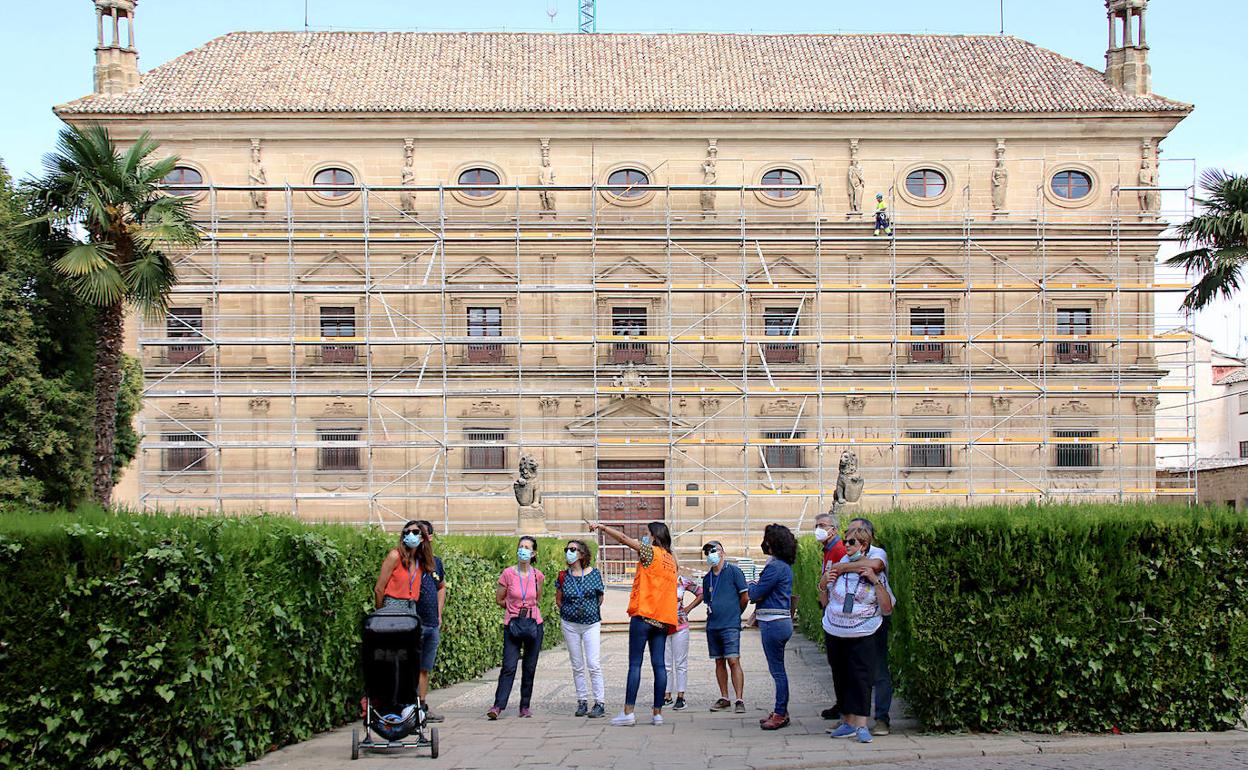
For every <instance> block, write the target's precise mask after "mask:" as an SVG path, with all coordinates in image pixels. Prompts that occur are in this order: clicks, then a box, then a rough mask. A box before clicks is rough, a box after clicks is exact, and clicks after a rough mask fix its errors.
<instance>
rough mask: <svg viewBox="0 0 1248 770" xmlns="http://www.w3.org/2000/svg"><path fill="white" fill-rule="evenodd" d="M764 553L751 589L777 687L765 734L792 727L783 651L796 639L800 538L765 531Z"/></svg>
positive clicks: (763, 722)
mask: <svg viewBox="0 0 1248 770" xmlns="http://www.w3.org/2000/svg"><path fill="white" fill-rule="evenodd" d="M761 548H762V551H763V553H764V554H766V555H768V556H770V557H771V559H770V560H769V561H768V562H767V566H766V567H764V568H763V574H761V575H759V576H758V582H756V583H754V584H753V585H751V586H750V589H749V594H750V601H752V602H754V605H755V607H756V610H755V616H756V617H757V618H758V635H759V636H760V637H761V638H762V641H763V657H765V658H766V659H767V670H768V671H769V672H770V673H771V678H772V680H773V681H774V682H775V684H776V707H775V710H773V711H772V712H771V713H770V714H769V715H767V716H766V717H764V718H763V719H760V720H758V725H759V727H761V728H763V729H764V730H779V729H780V728H782V727H788V726H789V675H788V673H787V672H786V671H785V669H784V648H785V645H787V644H788V643H789V639H791V638H792V637H793V614H792V601H793V562H794V561H796V560H797V538H796V537H794V536H793V532H792V531H790V530H789V528H788V527H785V526H783V525H780V524H768V525H767V528H766V529H765V530H763V543H762V546H761Z"/></svg>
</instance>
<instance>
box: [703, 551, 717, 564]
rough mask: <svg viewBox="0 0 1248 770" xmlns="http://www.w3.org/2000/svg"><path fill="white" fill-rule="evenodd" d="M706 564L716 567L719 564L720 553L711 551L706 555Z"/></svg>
mask: <svg viewBox="0 0 1248 770" xmlns="http://www.w3.org/2000/svg"><path fill="white" fill-rule="evenodd" d="M706 563H707V564H709V565H711V566H712V567H714V566H715V565H716V564H719V551H711V552H710V553H708V554H707V555H706Z"/></svg>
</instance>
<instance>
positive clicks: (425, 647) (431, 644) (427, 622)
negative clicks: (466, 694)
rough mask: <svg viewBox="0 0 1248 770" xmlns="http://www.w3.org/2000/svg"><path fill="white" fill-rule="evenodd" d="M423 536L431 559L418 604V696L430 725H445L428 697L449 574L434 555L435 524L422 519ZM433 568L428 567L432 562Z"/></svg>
mask: <svg viewBox="0 0 1248 770" xmlns="http://www.w3.org/2000/svg"><path fill="white" fill-rule="evenodd" d="M416 523H417V524H418V525H420V535H421V538H422V540H423V542H422V543H421V549H422V550H427V551H428V552H429V553H428V557H425V556H422V557H421V559H420V563H421V570H420V572H421V575H420V597H419V598H418V599H417V600H416V614H417V615H419V616H420V682H419V683H418V685H417V692H418V693H419V694H420V702H421V703H423V704H425V708H426V709H428V710H427V712H426V714H425V719H427V720H428V721H430V722H441V721H442V715H441V714H435V713H434V712H433V709H431V708H429V701H428V700H426V696H427V695H428V694H429V676H430V674H432V673H433V666H434V664H435V663H436V662H437V660H438V645H439V644H441V642H442V633H441V630H442V610H443V608H444V607H446V572H445V570H444V569H443V568H442V560H441V559H440V558H438V557H437V556H434V555H433V538H434V534H433V523H432V522H430V521H426V520H424V519H421V520H420V521H418V522H416ZM429 558H431V559H432V560H433V564H432V565H430V564H429V563H428V559H429Z"/></svg>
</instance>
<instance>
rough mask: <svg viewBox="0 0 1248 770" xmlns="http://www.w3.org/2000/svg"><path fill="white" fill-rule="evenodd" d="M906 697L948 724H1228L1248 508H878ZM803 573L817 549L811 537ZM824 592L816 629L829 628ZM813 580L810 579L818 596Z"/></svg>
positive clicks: (1245, 645) (1247, 571)
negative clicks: (823, 620) (823, 623)
mask: <svg viewBox="0 0 1248 770" xmlns="http://www.w3.org/2000/svg"><path fill="white" fill-rule="evenodd" d="M872 520H873V522H874V523H875V525H876V531H877V536H878V539H879V541H880V544H881V545H883V546H885V547H886V548H887V549H888V553H889V560H890V565H891V575H890V577H891V580H892V583H893V588H894V591H895V593H896V594H897V597H898V605H897V611H896V614H895V616H894V620H893V627H892V635H891V636H890V647H891V650H890V651H891V655H890V660H891V665H892V670H893V676H894V679H895V680H896V681H897V683H898V686H899V691H900V695H901V697H902V698H903V699H904V700H905V703H906V704H907V706H908V707H909V709H910V710H911V711H912V712H913V714H914V715H915V716H916V717H917V718H918V719H919V720H920V722H921V723H922V724H923V726H924V727H926V728H928V729H935V730H959V729H974V730H1036V731H1044V732H1055V731H1056V732H1060V731H1063V730H1067V729H1074V730H1087V731H1094V732H1101V731H1108V730H1110V729H1112V728H1114V727H1116V728H1118V729H1120V730H1123V731H1143V730H1221V729H1228V728H1231V727H1233V726H1234V725H1235V724H1236V723H1237V722H1238V721H1239V720H1240V718H1241V715H1242V714H1243V713H1244V708H1245V705H1246V704H1248V519H1245V518H1244V517H1242V516H1237V515H1235V513H1234V512H1233V511H1228V510H1224V509H1219V510H1210V509H1188V508H1177V507H1162V506H1111V505H1103V506H1066V505H1052V506H1031V507H1023V508H1015V509H1009V508H982V509H980V508H976V509H965V508H962V509H941V510H921V511H895V512H889V513H883V514H879V515H875V516H873V517H872ZM803 540H804V542H803V543H802V545H801V549H800V556H799V572H800V577H799V584H800V585H803V586H808V585H813V584H814V583H815V581H816V580H817V575H818V556H819V554H818V548H817V545H816V544H815V543H814V541H813V538H804V539H803ZM813 593H814V592H813V591H806V592H804V594H803V596H802V619H801V627H802V630H803V631H804V632H805V633H806V634H807V635H808V636H810V637H811V638H815V639H822V629H821V628H820V627H819V623H818V620H819V608H818V604H817V602H816V601H815V597H814V595H813ZM806 594H811V595H810V597H809V598H808V597H807V596H806Z"/></svg>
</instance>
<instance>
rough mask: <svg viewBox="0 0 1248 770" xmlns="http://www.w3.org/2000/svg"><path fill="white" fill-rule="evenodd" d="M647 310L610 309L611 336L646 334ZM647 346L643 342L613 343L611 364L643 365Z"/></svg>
mask: <svg viewBox="0 0 1248 770" xmlns="http://www.w3.org/2000/svg"><path fill="white" fill-rule="evenodd" d="M648 323H649V321H648V319H647V310H646V308H644V307H613V308H611V336H613V337H641V336H643V335H645V334H646V333H647V327H648ZM648 354H649V346H648V345H647V344H646V343H644V342H615V343H613V344H612V346H611V362H612V363H615V364H629V363H633V364H644V363H645V362H646V358H647V356H648Z"/></svg>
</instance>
